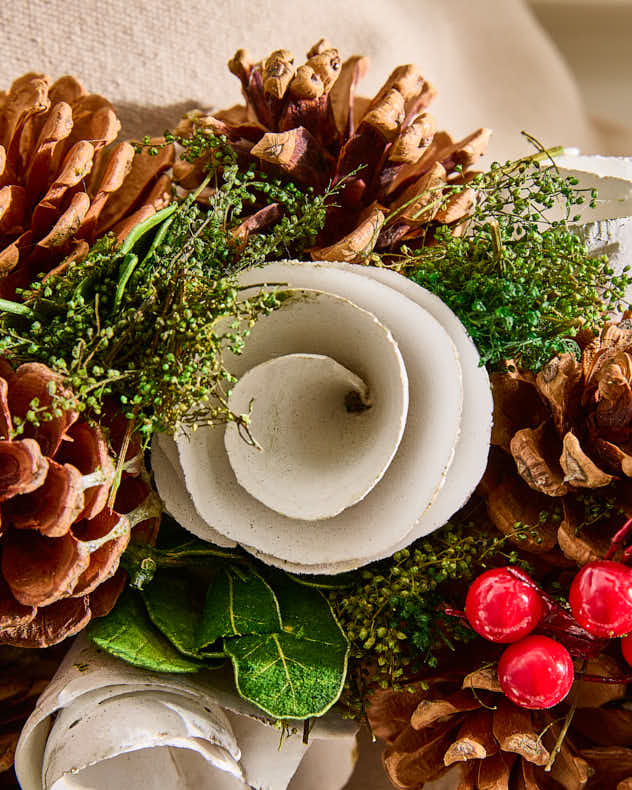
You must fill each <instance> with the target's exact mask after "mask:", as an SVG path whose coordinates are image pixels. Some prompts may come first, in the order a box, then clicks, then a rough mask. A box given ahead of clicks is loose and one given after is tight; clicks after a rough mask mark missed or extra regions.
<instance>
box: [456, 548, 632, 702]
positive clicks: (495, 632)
mask: <svg viewBox="0 0 632 790" xmlns="http://www.w3.org/2000/svg"><path fill="white" fill-rule="evenodd" d="M569 603H570V607H571V612H572V615H573V616H572V617H571V615H570V614H569V613H568V612H567V611H566V610H564V609H562V607H561V606H560V605H559V604H558V603H557V602H556V601H554V600H553V599H552V598H551V597H550V596H548V595H547V594H546V593H545V592H544V591H543V590H541V589H540V588H539V587H538V586H537V584H536V583H535V582H534V581H533V580H532V579H531V578H530V577H529V576H528V575H527V574H526V573H525V572H524V571H522V570H520V569H519V568H514V567H507V568H497V569H494V570H490V571H486V572H485V573H483V574H481V575H480V576H479V577H478V578H477V579H476V580H475V581H474V582H473V583H472V585H471V587H470V589H469V591H468V594H467V599H466V602H465V616H466V618H467V620H468V622H469V624H470V625H471V626H472V628H473V629H474V630H475V631H476V632H477V633H478V634H480V635H481V636H483V637H485V639H488V640H490V641H491V642H499V643H511V644H510V645H509V647H507V649H506V650H505V651H504V653H503V654H502V656H501V658H500V661H499V664H498V679H499V681H500V685H501V687H502V690H503V692H504V693H505V695H506V696H507V697H508V698H509V699H510V700H511V701H512V702H514V703H515V704H516V705H519V706H521V707H523V708H532V709H541V708H551V707H553V705H557V703H558V702H561V701H562V700H563V699H564V697H566V695H567V694H568V692H569V691H570V688H571V686H572V684H573V678H574V667H573V660H572V656H573V655H574V656H575V657H584V658H585V657H586V656H587V655H591V654H592V655H595V654H598V653H599V652H601V650H603V648H604V647H605V645H606V644H607V641H606V640H609V639H612V638H615V637H624V638H623V639H622V640H621V648H622V651H623V656H624V658H625V659H626V661H627V662H628V663H629V664H630V665H632V634H630V632H632V568H629V567H628V566H627V565H624V564H623V563H620V562H614V561H613V560H601V561H599V562H590V563H588V564H587V565H585V566H584V567H583V568H582V569H581V570H580V571H579V573H578V574H577V575H576V576H575V578H574V579H573V583H572V585H571V589H570V595H569ZM536 628H537V629H538V630H539V631H543V632H544V633H547V632H548V633H553V634H554V635H555V636H556V639H552V638H551V637H550V636H546V635H544V634H541V633H539V634H533V633H532V632H533V631H534V630H535V629H536ZM626 634H630V635H629V636H625V635H626ZM562 643H565V644H562ZM565 645H566V646H565Z"/></svg>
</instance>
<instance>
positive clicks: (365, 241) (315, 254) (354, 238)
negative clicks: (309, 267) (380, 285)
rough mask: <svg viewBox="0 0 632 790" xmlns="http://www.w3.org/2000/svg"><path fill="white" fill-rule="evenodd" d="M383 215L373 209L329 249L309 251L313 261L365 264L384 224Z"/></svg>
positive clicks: (377, 209) (321, 248)
mask: <svg viewBox="0 0 632 790" xmlns="http://www.w3.org/2000/svg"><path fill="white" fill-rule="evenodd" d="M384 219H385V217H384V214H383V213H382V211H380V209H379V208H375V209H374V210H373V213H372V214H370V215H369V216H368V217H367V218H366V219H365V220H364V221H363V222H361V223H360V224H359V225H358V226H357V227H356V229H355V230H354V231H352V232H351V233H350V234H349V235H348V236H345V237H344V238H342V239H340V241H337V242H336V243H335V244H332V245H330V246H329V247H320V248H318V249H312V250H310V255H311V256H312V259H313V260H315V261H345V262H346V263H366V262H367V259H368V256H369V254H370V253H371V252H372V250H373V248H374V246H375V242H376V241H377V238H378V234H379V231H380V228H381V227H382V225H383V224H384Z"/></svg>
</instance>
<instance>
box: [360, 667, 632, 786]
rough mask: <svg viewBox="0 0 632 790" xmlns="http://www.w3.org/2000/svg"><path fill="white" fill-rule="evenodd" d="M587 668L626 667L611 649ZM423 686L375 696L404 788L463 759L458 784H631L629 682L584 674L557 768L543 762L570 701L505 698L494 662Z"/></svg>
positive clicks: (394, 773) (381, 729)
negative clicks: (535, 705) (525, 703)
mask: <svg viewBox="0 0 632 790" xmlns="http://www.w3.org/2000/svg"><path fill="white" fill-rule="evenodd" d="M441 666H442V670H443V668H444V663H443V662H442V664H441ZM586 671H587V672H590V673H595V674H598V675H600V676H606V677H617V676H619V675H621V674H623V673H622V670H621V668H620V667H619V666H618V664H617V662H616V661H614V659H612V658H610V657H609V656H600V657H598V658H596V659H591V660H589V662H588V664H587V667H586ZM424 685H425V687H426V689H425V690H424V688H422V686H421V685H419V684H417V685H415V686H413V689H414V693H411V691H409V690H404V691H393V690H391V689H388V690H379V691H376V692H375V693H374V694H373V696H371V697H370V699H369V706H368V709H367V714H368V718H369V721H370V724H371V727H372V729H373V732H374V734H375V735H376V736H378V737H380V738H383V739H384V740H386V742H387V747H386V749H385V751H384V754H383V762H384V767H385V769H386V773H387V775H388V777H389V779H390V780H391V782H392V783H393V785H394V786H395V787H397V788H399V789H400V790H421V788H423V786H424V784H425V783H426V782H429V781H431V780H433V779H436V778H438V777H440V776H442V775H443V774H445V773H446V771H447V770H448V769H449V768H450V767H451V766H455V765H461V766H462V769H461V770H462V777H461V782H460V784H459V785H458V790H581V788H601V789H602V790H604V789H605V788H612V790H615V788H616V789H617V790H627V787H628V786H629V785H628V784H625V783H626V782H631V781H632V748H628V747H630V746H632V712H630V711H629V710H627V709H625V708H623V707H621V706H620V704H619V703H620V701H621V700H623V699H624V698H625V695H626V686H625V685H624V684H599V683H589V682H579V681H576V683H575V686H574V687H573V689H572V690H571V694H570V696H569V698H568V700H567V702H569V703H570V702H571V701H574V702H576V704H577V710H576V711H575V715H574V717H573V718H572V720H571V724H570V727H569V730H568V732H567V734H566V736H565V737H564V739H563V741H562V744H561V748H560V751H559V754H558V755H557V757H556V758H555V760H554V762H553V765H552V769H551V770H550V772H549V771H545V770H544V767H545V766H546V765H547V763H549V760H550V757H551V754H552V752H553V750H554V747H555V743H556V741H557V739H558V736H559V735H560V732H561V729H560V728H561V725H562V721H563V720H564V717H565V716H566V713H567V711H568V704H566V705H564V704H562V705H559V706H557V707H555V708H553V709H551V710H548V711H529V710H525V709H523V708H519V707H517V706H516V705H513V704H512V703H511V702H509V701H508V700H507V699H506V698H505V697H504V696H501V695H502V692H501V689H500V686H499V684H498V679H497V676H496V670H495V668H494V667H487V668H485V669H481V670H478V671H476V672H473V673H470V674H466V670H463V669H461V670H458V669H454V667H453V666H452V668H450V669H448V670H446V671H442V673H441V675H436V676H432V677H426V678H424Z"/></svg>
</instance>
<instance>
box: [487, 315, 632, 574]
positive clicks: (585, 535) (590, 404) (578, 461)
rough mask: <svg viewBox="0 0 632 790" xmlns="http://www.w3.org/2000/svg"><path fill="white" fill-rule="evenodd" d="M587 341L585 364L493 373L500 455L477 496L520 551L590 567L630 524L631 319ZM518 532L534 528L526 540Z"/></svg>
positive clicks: (566, 362) (566, 359)
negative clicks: (597, 506) (558, 554)
mask: <svg viewBox="0 0 632 790" xmlns="http://www.w3.org/2000/svg"><path fill="white" fill-rule="evenodd" d="M579 339H580V340H582V344H583V350H582V357H581V360H580V361H577V360H576V359H575V357H574V356H573V355H572V354H561V355H559V356H557V357H555V358H554V359H553V360H551V362H549V363H548V364H547V365H546V366H545V367H544V368H543V369H542V370H541V371H540V372H539V373H538V374H537V375H534V374H533V373H530V372H528V371H522V370H519V369H518V368H516V367H515V366H514V365H512V364H508V366H507V370H506V372H503V373H494V374H492V377H491V380H492V389H493V393H494V428H493V431H492V445H494V447H493V448H492V452H491V454H490V461H489V464H488V468H487V472H486V474H485V477H484V479H483V482H482V484H481V486H480V487H479V492H480V493H481V494H482V496H483V497H484V499H485V501H486V505H487V511H488V514H489V517H490V519H491V520H492V522H493V523H494V524H495V525H496V527H498V529H500V530H501V531H502V532H503V533H505V534H507V535H510V536H513V538H514V540H515V541H516V543H517V545H519V546H520V547H521V548H522V549H524V550H526V551H529V552H534V553H537V554H545V553H547V552H550V551H551V550H553V549H556V547H557V546H558V545H559V548H560V549H561V550H562V552H563V554H564V555H565V557H566V558H567V559H568V560H570V561H572V562H575V563H580V564H584V563H586V562H590V561H593V560H597V559H600V558H603V557H604V556H605V555H606V553H607V551H608V548H609V545H610V538H611V537H612V536H613V535H614V534H615V532H616V531H617V530H618V529H619V528H620V527H621V526H622V525H623V523H624V522H625V521H626V520H627V518H629V517H630V516H632V499H631V498H630V495H629V492H628V491H627V490H626V489H628V488H629V485H628V483H627V481H628V479H629V478H630V477H632V387H631V385H632V322H631V321H630V318H629V317H628V316H627V315H626V317H624V319H623V320H622V321H621V323H619V324H608V325H607V326H605V327H604V329H603V331H602V332H601V334H600V335H599V337H592V336H591V337H590V338H589V339H588V338H581V337H580V338H579ZM593 491H594V492H595V494H598V495H599V498H600V502H601V511H602V512H601V517H598V518H597V517H595V516H594V514H593V515H591V513H592V511H591V507H592V506H593V504H594V502H593V499H594V497H592V498H591V493H592V492H593ZM541 514H542V515H541ZM516 524H520V525H524V526H525V527H526V531H523V536H522V537H521V536H519V535H518V536H516Z"/></svg>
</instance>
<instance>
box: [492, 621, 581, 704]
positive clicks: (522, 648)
mask: <svg viewBox="0 0 632 790" xmlns="http://www.w3.org/2000/svg"><path fill="white" fill-rule="evenodd" d="M573 677H574V668H573V662H572V660H571V656H570V653H569V652H568V650H567V649H566V648H565V647H564V646H563V645H561V644H560V643H559V642H556V641H555V640H554V639H549V637H548V636H539V635H533V636H528V637H527V638H526V639H523V640H522V641H521V642H516V643H515V644H513V645H510V646H509V647H508V648H507V649H506V650H505V652H504V653H503V654H502V656H501V657H500V661H499V663H498V680H499V681H500V685H501V687H502V690H503V692H504V694H505V696H506V697H508V698H509V699H510V700H511V702H513V703H515V704H516V705H519V706H520V707H521V708H530V709H532V710H541V709H543V708H552V707H553V705H557V703H558V702H561V701H562V700H563V699H564V697H565V696H566V695H567V694H568V692H569V691H570V688H571V686H572V685H573Z"/></svg>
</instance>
